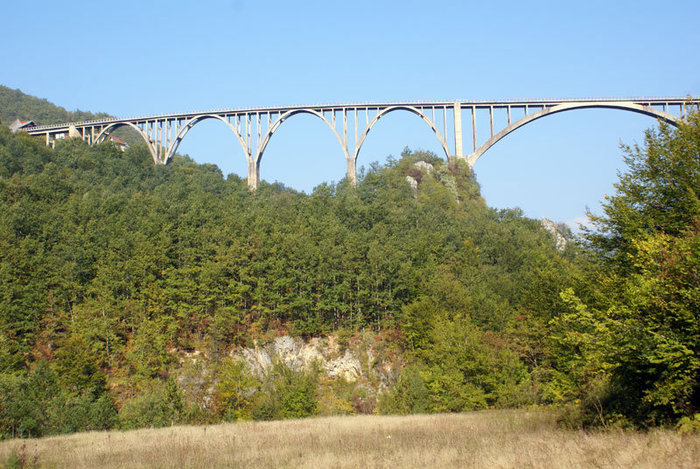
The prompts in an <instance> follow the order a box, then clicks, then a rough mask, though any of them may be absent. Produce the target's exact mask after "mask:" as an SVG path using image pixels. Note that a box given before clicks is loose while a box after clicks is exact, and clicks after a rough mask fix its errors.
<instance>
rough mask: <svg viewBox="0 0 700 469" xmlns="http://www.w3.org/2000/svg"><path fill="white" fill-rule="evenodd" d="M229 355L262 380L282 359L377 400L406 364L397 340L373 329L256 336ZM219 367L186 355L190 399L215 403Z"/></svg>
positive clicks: (184, 376) (183, 370)
mask: <svg viewBox="0 0 700 469" xmlns="http://www.w3.org/2000/svg"><path fill="white" fill-rule="evenodd" d="M172 353H176V352H175V351H172ZM228 355H229V357H230V358H232V359H234V360H237V361H238V360H240V361H241V362H243V363H245V364H246V367H247V368H248V370H249V372H250V374H251V375H252V376H254V377H256V378H258V379H260V380H262V379H263V378H264V377H265V376H267V374H268V373H269V372H270V371H271V370H272V368H273V366H274V365H275V364H276V363H283V364H284V365H286V366H287V367H289V368H292V369H294V370H299V371H301V370H311V369H315V370H317V371H318V372H320V374H321V375H322V376H323V378H324V381H325V382H326V383H328V382H334V381H342V382H344V383H347V386H349V387H350V388H353V389H358V390H359V389H361V390H362V393H363V394H364V395H366V396H369V397H370V398H371V399H376V397H377V396H378V395H379V393H381V392H382V391H383V390H385V389H386V388H387V387H389V386H391V384H392V383H393V382H395V381H396V379H398V376H399V374H400V372H401V369H402V368H403V366H404V362H403V357H402V354H401V352H400V350H397V348H396V344H395V342H394V341H391V340H386V339H383V338H382V337H381V336H380V335H375V334H373V333H365V334H354V335H352V336H350V337H345V338H340V337H338V336H336V335H330V336H327V337H322V338H313V339H310V340H308V341H305V340H303V339H301V338H299V337H290V336H280V337H276V338H274V339H271V340H268V341H265V342H261V341H257V340H254V341H253V344H252V346H249V347H238V348H235V349H233V350H231V351H230V352H229V354H228ZM216 369H217V364H216V363H215V362H214V361H213V360H211V359H209V358H208V357H207V356H206V355H205V354H204V353H201V352H192V353H182V354H180V359H179V369H178V370H177V371H176V373H177V376H178V379H177V381H178V386H179V388H180V389H181V390H182V391H183V392H184V394H185V396H186V398H187V399H188V400H189V401H190V402H193V403H195V402H196V403H198V405H200V406H202V407H203V408H207V407H209V406H210V405H212V403H213V395H214V392H215V389H216V382H217V379H218V378H217V376H216Z"/></svg>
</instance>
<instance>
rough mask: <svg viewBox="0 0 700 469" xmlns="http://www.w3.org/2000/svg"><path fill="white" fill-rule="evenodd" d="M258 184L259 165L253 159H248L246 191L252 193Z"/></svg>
mask: <svg viewBox="0 0 700 469" xmlns="http://www.w3.org/2000/svg"><path fill="white" fill-rule="evenodd" d="M259 184H260V165H259V164H258V163H257V162H256V161H255V160H254V159H253V158H248V189H250V190H251V191H254V190H255V189H257V188H258V185H259Z"/></svg>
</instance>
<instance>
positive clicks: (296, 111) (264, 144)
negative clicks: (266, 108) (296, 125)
mask: <svg viewBox="0 0 700 469" xmlns="http://www.w3.org/2000/svg"><path fill="white" fill-rule="evenodd" d="M333 112H335V111H333ZM297 114H310V115H312V116H316V117H318V118H319V119H321V120H322V121H323V122H325V123H326V125H327V126H328V127H329V128H330V129H331V131H333V134H334V135H335V138H336V139H338V143H340V147H341V148H342V149H343V153H344V154H345V158H346V159H348V158H350V155H349V151H348V147H347V141H344V140H343V138H342V137H341V136H340V134H339V133H338V130H337V129H336V128H335V126H334V125H333V124H332V123H331V122H330V121H329V120H328V119H327V118H326V116H324V115H323V113H320V112H318V111H314V110H313V109H294V110H292V111H287V112H285V113H284V114H282V115H281V116H279V117H278V118H277V120H276V121H275V122H274V123H273V124H272V125H271V126H270V128H269V129H268V130H267V133H266V134H265V137H264V138H263V140H262V142H261V144H260V146H259V147H258V153H257V155H256V158H255V159H256V162H257V164H258V166H259V165H260V160H261V159H262V154H263V152H264V151H265V149H266V148H267V145H268V144H269V143H270V139H271V138H272V134H274V133H275V132H276V131H277V129H279V127H280V126H281V125H282V123H283V122H284V121H286V120H287V119H289V118H290V117H292V116H295V115H297Z"/></svg>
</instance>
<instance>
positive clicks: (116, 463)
mask: <svg viewBox="0 0 700 469" xmlns="http://www.w3.org/2000/svg"><path fill="white" fill-rule="evenodd" d="M0 462H2V463H3V464H5V465H8V466H9V467H12V465H14V467H49V468H53V467H70V468H135V467H149V468H150V467H154V468H171V467H181V468H200V467H255V468H272V467H304V468H325V467H337V468H342V467H363V468H365V467H387V468H389V467H391V468H395V467H460V468H465V467H466V468H468V467H479V468H482V467H489V468H509V467H518V468H527V467H547V468H550V467H566V468H569V467H571V468H576V467H580V468H584V467H634V468H654V469H658V468H662V467H664V468H665V467H681V468H685V467H687V468H691V467H698V464H699V462H700V437H699V436H697V435H678V434H677V433H675V432H673V431H671V430H654V431H651V432H648V433H643V432H637V431H613V432H584V431H569V430H562V429H561V428H558V427H557V426H556V423H555V419H554V416H553V415H552V414H551V413H548V412H545V411H523V410H508V411H484V412H471V413H463V414H439V415H414V416H357V417H326V418H314V419H303V420H287V421H275V422H245V423H235V424H222V425H215V426H199V427H196V426H189V427H184V426H183V427H169V428H161V429H150V430H135V431H128V432H118V431H111V432H92V433H82V434H73V435H68V436H58V437H49V438H42V439H36V440H8V441H4V442H2V443H0ZM22 464H24V466H22Z"/></svg>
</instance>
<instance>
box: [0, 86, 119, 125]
mask: <svg viewBox="0 0 700 469" xmlns="http://www.w3.org/2000/svg"><path fill="white" fill-rule="evenodd" d="M108 117H110V116H109V114H105V113H103V112H100V113H97V114H95V113H92V112H85V111H80V110H76V111H67V110H66V109H64V108H62V107H60V106H56V105H55V104H53V103H50V102H49V101H48V100H46V99H40V98H37V97H35V96H30V95H28V94H24V93H23V92H22V91H20V90H13V89H11V88H8V87H6V86H2V85H0V122H2V123H3V124H4V125H9V124H11V123H12V122H13V121H14V120H15V119H20V120H33V121H34V122H36V124H37V125H42V124H60V123H62V122H77V121H84V120H92V119H105V118H108Z"/></svg>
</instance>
